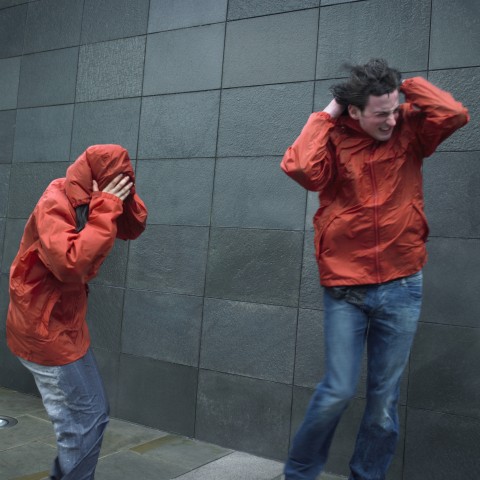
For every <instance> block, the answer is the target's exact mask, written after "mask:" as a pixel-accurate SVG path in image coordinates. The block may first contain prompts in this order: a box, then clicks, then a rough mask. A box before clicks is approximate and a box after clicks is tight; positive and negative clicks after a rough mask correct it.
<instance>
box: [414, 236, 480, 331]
mask: <svg viewBox="0 0 480 480" xmlns="http://www.w3.org/2000/svg"><path fill="white" fill-rule="evenodd" d="M427 249H428V253H429V260H428V263H427V265H426V266H425V269H424V285H425V286H424V292H423V307H422V317H421V319H422V320H423V321H425V322H430V323H431V322H433V323H441V324H447V325H459V326H461V325H463V326H466V327H478V319H479V318H480V305H479V303H478V302H476V301H473V300H474V299H476V298H477V297H478V292H479V291H480V277H479V275H478V272H479V271H480V270H479V269H480V260H479V259H480V241H479V240H467V239H453V238H431V239H430V241H429V242H428V244H427Z"/></svg>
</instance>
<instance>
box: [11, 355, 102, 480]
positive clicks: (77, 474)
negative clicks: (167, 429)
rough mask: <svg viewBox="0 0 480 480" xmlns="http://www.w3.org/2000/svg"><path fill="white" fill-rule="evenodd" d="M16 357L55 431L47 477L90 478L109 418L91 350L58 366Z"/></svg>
mask: <svg viewBox="0 0 480 480" xmlns="http://www.w3.org/2000/svg"><path fill="white" fill-rule="evenodd" d="M19 360H20V361H21V362H22V363H23V365H25V367H27V368H28V369H29V370H30V372H32V374H33V377H34V378H35V382H36V384H37V387H38V390H39V392H40V394H41V396H42V400H43V404H44V406H45V409H46V410H47V413H48V415H49V417H50V420H51V421H52V423H53V428H54V430H55V435H56V438H57V448H58V451H57V458H56V459H55V461H54V464H53V467H52V473H51V477H50V478H51V479H53V480H60V479H62V480H93V478H94V474H95V468H96V466H97V460H98V456H99V454H100V447H101V445H102V440H103V433H104V431H105V427H106V426H107V424H108V420H109V417H108V415H109V406H108V400H107V397H106V394H105V390H104V388H103V383H102V379H101V378H100V374H99V372H98V368H97V364H96V361H95V357H94V356H93V353H92V352H91V351H90V350H88V351H87V353H86V354H85V356H84V357H82V358H80V359H79V360H77V361H75V362H73V363H69V364H67V365H62V366H58V367H57V366H54V367H50V366H45V365H38V364H36V363H32V362H28V361H26V360H24V359H23V358H19Z"/></svg>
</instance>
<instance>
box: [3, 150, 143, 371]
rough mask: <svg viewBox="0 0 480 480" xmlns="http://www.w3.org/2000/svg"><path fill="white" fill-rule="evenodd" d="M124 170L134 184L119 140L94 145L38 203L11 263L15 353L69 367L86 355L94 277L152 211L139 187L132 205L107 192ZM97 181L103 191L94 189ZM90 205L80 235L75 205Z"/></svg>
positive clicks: (10, 331) (10, 323)
mask: <svg viewBox="0 0 480 480" xmlns="http://www.w3.org/2000/svg"><path fill="white" fill-rule="evenodd" d="M120 173H123V174H126V175H128V176H129V177H130V178H131V180H132V181H133V182H134V181H135V175H134V172H133V169H132V165H131V162H130V158H129V156H128V152H127V151H126V150H125V149H124V148H123V147H120V146H119V145H94V146H92V147H89V148H88V149H87V150H86V151H85V152H84V153H83V154H82V155H80V157H79V158H78V159H77V160H76V161H75V162H74V163H73V164H72V165H71V166H70V167H69V168H68V170H67V175H66V178H59V179H56V180H54V181H53V182H51V183H50V185H49V186H48V187H47V189H46V190H45V192H44V193H43V195H42V197H41V198H40V200H39V201H38V203H37V205H36V207H35V209H34V211H33V213H32V214H31V215H30V218H29V219H28V221H27V224H26V226H25V231H24V234H23V237H22V240H21V243H20V248H19V251H18V253H17V256H16V257H15V259H14V261H13V263H12V266H11V268H10V305H9V309H8V316H7V343H8V346H9V348H10V349H11V351H12V352H13V353H14V354H15V355H17V356H20V357H22V358H24V359H26V360H29V361H31V362H35V363H38V364H42V365H65V364H67V363H71V362H73V361H75V360H78V359H79V358H81V357H82V356H83V355H84V354H85V353H86V351H87V349H88V347H89V345H90V336H89V332H88V327H87V323H86V321H85V316H86V310H87V295H88V287H87V282H89V281H90V280H91V279H92V278H94V277H95V276H96V275H97V273H98V270H99V268H100V266H101V264H102V263H103V261H104V260H105V258H106V257H107V255H108V254H109V252H110V251H111V249H112V248H113V245H114V242H115V238H121V239H125V240H126V239H134V238H137V237H138V236H139V235H140V234H141V233H142V232H143V230H144V229H145V226H146V219H147V209H146V207H145V205H144V203H143V201H142V200H141V199H140V197H139V196H138V195H137V194H136V193H135V191H134V189H132V193H131V194H130V195H129V197H127V199H126V200H125V202H122V201H121V200H120V199H119V198H118V197H117V196H115V195H113V194H110V193H103V192H102V191H101V190H102V189H103V188H105V187H106V186H107V185H108V183H110V181H111V180H113V179H114V178H115V177H116V176H117V175H118V174H120ZM93 180H96V181H97V183H98V186H99V190H100V191H99V192H93V191H92V183H93ZM86 203H88V204H89V216H88V222H87V223H86V225H85V228H84V229H83V230H82V231H80V232H78V233H77V232H76V214H75V207H77V206H79V205H83V204H86Z"/></svg>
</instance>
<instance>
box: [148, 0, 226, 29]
mask: <svg viewBox="0 0 480 480" xmlns="http://www.w3.org/2000/svg"><path fill="white" fill-rule="evenodd" d="M227 3H228V0H202V2H198V1H197V0H151V1H150V15H149V19H148V33H152V32H159V31H162V30H174V29H177V28H185V27H194V26H196V25H206V24H209V23H218V22H224V21H225V19H226V15H227Z"/></svg>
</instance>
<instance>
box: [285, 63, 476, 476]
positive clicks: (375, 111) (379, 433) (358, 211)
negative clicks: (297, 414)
mask: <svg viewBox="0 0 480 480" xmlns="http://www.w3.org/2000/svg"><path fill="white" fill-rule="evenodd" d="M400 92H402V93H403V94H404V95H405V99H406V102H405V103H404V104H401V105H400V104H399V94H400ZM332 93H333V97H334V99H333V100H332V101H331V102H330V103H329V104H328V105H327V107H326V108H325V109H324V110H323V111H322V112H317V113H313V114H312V115H311V116H310V118H309V119H308V122H307V123H306V125H305V127H304V128H303V130H302V132H301V134H300V136H299V137H298V138H297V140H296V141H295V143H294V144H293V145H292V146H291V147H289V148H288V150H287V152H286V153H285V156H284V158H283V160H282V163H281V167H282V169H283V170H284V171H285V172H286V173H287V175H289V176H290V177H291V178H293V179H294V180H295V181H297V182H298V183H299V184H300V185H302V186H303V187H305V188H306V189H308V190H312V191H316V192H319V200H320V208H319V210H318V211H317V213H316V215H315V217H314V220H313V223H314V227H315V237H314V238H315V249H316V258H317V261H318V265H319V271H320V283H321V284H322V286H323V287H324V334H325V352H326V362H325V365H326V368H325V370H326V371H325V376H324V378H323V380H322V381H321V383H320V384H319V385H318V386H317V388H316V390H315V392H314V394H313V396H312V398H311V401H310V404H309V406H308V409H307V412H306V415H305V418H304V420H303V423H302V424H301V426H300V428H299V430H298V432H297V433H296V436H295V437H294V440H293V444H292V447H291V450H290V453H289V457H288V460H287V462H286V465H285V478H286V480H314V479H315V478H316V477H317V475H318V474H319V473H320V472H321V471H322V470H323V467H324V465H325V463H326V461H327V456H328V451H329V448H330V443H331V441H332V437H333V434H334V432H335V428H336V426H337V424H338V422H339V420H340V417H341V415H342V413H343V412H344V410H345V408H346V407H347V405H348V403H349V401H350V400H351V398H352V397H353V395H354V393H355V391H356V387H357V383H358V379H359V376H360V369H361V359H362V355H363V351H364V348H365V344H366V348H367V353H368V377H367V394H366V408H365V412H364V415H363V419H362V422H361V425H360V430H359V432H358V436H357V440H356V445H355V450H354V452H353V456H352V458H351V461H350V472H351V473H350V477H349V479H350V480H383V479H385V476H386V472H387V469H388V467H389V465H390V463H391V461H392V458H393V455H394V451H395V447H396V444H397V438H398V432H399V423H398V414H397V404H398V396H399V384H400V379H401V376H402V373H403V371H404V368H405V365H406V363H407V360H408V356H409V353H410V348H411V345H412V341H413V337H414V335H415V331H416V329H417V322H418V318H419V315H420V307H421V301H422V267H423V265H424V264H425V262H426V258H427V253H426V248H425V242H426V240H427V236H428V226H427V221H426V218H425V214H424V210H423V206H424V205H423V203H424V202H423V192H422V172H421V168H422V161H423V158H424V157H428V156H429V155H431V154H432V153H433V152H434V151H435V149H436V148H437V147H438V145H439V144H440V143H441V142H442V141H443V140H445V139H446V138H447V137H448V136H449V135H451V134H452V133H453V132H455V130H457V129H458V128H460V127H462V126H463V125H465V124H466V123H467V122H468V120H469V116H468V112H467V110H466V108H464V107H463V106H462V104H461V103H459V102H457V101H455V100H454V99H453V98H452V96H451V95H450V94H449V93H447V92H444V91H442V90H440V89H439V88H437V87H435V86H434V85H432V84H431V83H429V82H428V81H427V80H425V79H423V78H421V77H415V78H410V79H407V80H405V81H403V83H402V82H401V76H400V73H399V72H398V71H397V70H395V69H393V68H390V67H389V66H388V65H387V62H385V61H384V60H381V59H373V60H370V61H369V62H368V63H367V64H365V65H358V66H353V67H351V69H350V76H349V78H348V79H347V80H346V81H345V82H343V83H339V84H336V85H334V86H333V87H332Z"/></svg>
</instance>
